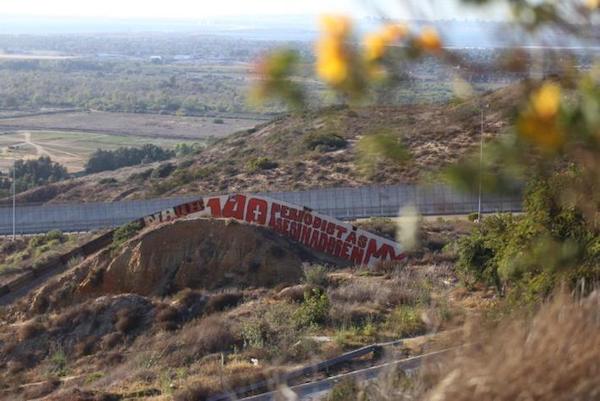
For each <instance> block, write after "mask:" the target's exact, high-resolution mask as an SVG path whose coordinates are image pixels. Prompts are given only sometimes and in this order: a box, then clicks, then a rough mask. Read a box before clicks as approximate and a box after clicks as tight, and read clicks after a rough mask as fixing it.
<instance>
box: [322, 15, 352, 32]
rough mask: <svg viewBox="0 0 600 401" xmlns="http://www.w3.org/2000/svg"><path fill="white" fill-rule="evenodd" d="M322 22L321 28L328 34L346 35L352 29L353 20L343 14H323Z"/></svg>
mask: <svg viewBox="0 0 600 401" xmlns="http://www.w3.org/2000/svg"><path fill="white" fill-rule="evenodd" d="M320 22H321V29H322V30H323V32H324V33H325V34H326V35H333V36H338V37H342V36H344V37H345V36H348V35H349V34H350V31H351V29H352V22H351V21H350V19H349V18H348V17H345V16H343V15H323V16H322V17H321V21H320Z"/></svg>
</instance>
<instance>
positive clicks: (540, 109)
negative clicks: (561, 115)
mask: <svg viewBox="0 0 600 401" xmlns="http://www.w3.org/2000/svg"><path fill="white" fill-rule="evenodd" d="M531 107H532V108H533V111H534V112H535V113H536V114H537V115H538V116H539V117H540V118H542V119H551V118H554V117H555V116H556V114H557V113H558V109H559V107H560V86H558V85H556V84H554V83H551V82H546V83H544V85H542V87H541V88H540V89H538V90H537V91H536V92H534V93H533V94H532V95H531Z"/></svg>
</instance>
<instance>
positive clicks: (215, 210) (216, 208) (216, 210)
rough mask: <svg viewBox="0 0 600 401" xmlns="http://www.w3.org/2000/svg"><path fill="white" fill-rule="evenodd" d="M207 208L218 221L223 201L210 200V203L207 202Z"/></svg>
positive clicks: (217, 199)
mask: <svg viewBox="0 0 600 401" xmlns="http://www.w3.org/2000/svg"><path fill="white" fill-rule="evenodd" d="M206 206H208V208H209V209H210V215H211V217H214V218H216V219H218V218H220V217H221V216H222V215H221V200H220V199H219V198H210V199H209V200H208V202H206Z"/></svg>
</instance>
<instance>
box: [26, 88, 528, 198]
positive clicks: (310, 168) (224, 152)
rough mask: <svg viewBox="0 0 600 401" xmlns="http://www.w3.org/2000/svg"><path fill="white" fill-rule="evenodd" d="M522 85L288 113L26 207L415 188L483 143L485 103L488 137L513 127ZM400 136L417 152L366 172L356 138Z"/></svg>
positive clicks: (37, 193)
mask: <svg viewBox="0 0 600 401" xmlns="http://www.w3.org/2000/svg"><path fill="white" fill-rule="evenodd" d="M517 91H519V88H515V87H510V88H505V89H502V90H499V91H497V92H494V93H491V94H488V95H486V96H485V97H484V98H483V99H477V100H471V101H467V102H462V103H457V104H450V105H409V106H402V107H367V108H348V107H337V108H329V109H325V110H320V111H318V112H306V113H303V114H300V115H290V116H287V117H285V118H282V119H279V120H277V121H273V122H270V123H267V124H264V125H261V126H258V127H256V128H253V129H250V130H247V131H243V132H239V133H237V134H234V135H232V136H231V137H229V138H226V139H223V140H221V141H219V142H217V143H216V144H214V145H212V146H210V147H208V148H207V149H205V150H204V151H202V152H200V153H199V154H197V155H194V156H191V157H188V158H185V159H176V160H171V161H168V162H163V163H161V164H152V165H144V166H138V167H130V168H125V169H121V170H117V171H112V172H104V173H100V174H94V175H90V176H87V177H82V178H79V179H73V180H69V181H65V182H61V183H58V184H54V185H49V186H45V187H41V188H38V189H35V190H32V191H29V192H27V193H24V194H22V195H21V201H36V202H52V201H100V200H102V201H108V200H121V199H140V198H150V197H158V196H171V195H180V194H190V193H198V194H206V193H215V192H234V191H281V190H302V189H309V188H316V187H335V186H359V185H366V184H373V183H381V184H395V183H414V182H418V181H421V180H425V179H428V178H430V176H431V174H432V173H436V172H438V171H439V170H440V169H441V168H443V167H444V166H447V165H448V164H450V163H452V162H455V161H457V160H459V159H460V158H462V157H464V155H465V154H466V153H467V152H468V151H469V150H470V149H471V148H472V147H473V146H474V145H475V144H476V143H478V141H479V132H480V107H479V102H480V101H482V102H484V103H485V104H489V105H490V107H489V109H488V112H487V114H486V117H485V127H486V128H485V131H486V137H488V138H490V137H493V136H495V135H497V134H499V133H501V132H502V131H503V129H505V128H506V127H507V124H508V123H507V121H508V117H509V115H510V114H511V113H512V110H513V108H514V107H515V106H516V104H515V99H516V98H517V96H516V94H517ZM381 133H385V134H388V135H394V136H397V137H398V138H399V139H400V140H401V142H402V143H403V144H404V146H405V147H406V148H407V149H408V151H409V153H410V159H409V160H407V161H405V162H402V163H400V164H394V163H390V162H387V161H380V162H379V164H378V165H377V168H375V169H371V171H368V172H365V171H364V170H361V169H360V167H359V165H358V164H357V149H356V144H357V143H358V141H359V140H360V139H361V138H363V137H364V136H367V135H374V134H381Z"/></svg>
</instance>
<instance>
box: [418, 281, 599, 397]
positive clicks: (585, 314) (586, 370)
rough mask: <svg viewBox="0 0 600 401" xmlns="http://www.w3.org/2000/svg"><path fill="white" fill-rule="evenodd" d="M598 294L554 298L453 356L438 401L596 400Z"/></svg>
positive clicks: (436, 390)
mask: <svg viewBox="0 0 600 401" xmlns="http://www.w3.org/2000/svg"><path fill="white" fill-rule="evenodd" d="M599 333H600V293H598V292H596V293H595V294H592V295H591V296H590V297H588V298H587V299H585V300H583V301H582V302H576V301H573V299H572V298H570V297H569V296H566V295H558V296H557V297H556V298H555V299H554V300H553V301H552V302H550V303H549V304H547V305H544V306H543V307H542V308H541V310H540V311H539V312H538V313H537V315H536V316H535V317H534V318H533V320H531V321H527V320H524V319H518V320H514V319H511V321H508V322H506V323H505V324H503V325H501V327H500V328H499V329H497V330H496V331H493V332H492V333H490V334H489V335H487V336H483V338H480V339H479V341H477V342H476V346H474V347H470V348H467V349H465V350H464V351H462V352H460V353H458V355H455V356H453V357H452V359H451V362H449V363H448V364H447V365H445V366H444V371H445V372H447V373H446V374H445V375H443V376H442V377H441V378H440V380H439V382H438V384H437V385H435V386H434V388H433V389H432V390H431V391H430V392H429V393H428V394H427V396H426V398H427V399H430V400H436V401H445V400H452V401H463V400H464V401H474V400H478V401H486V400H495V401H503V400H507V401H508V400H511V401H512V400H553V401H562V400H564V401H567V400H569V401H577V400H581V401H584V400H585V401H589V400H597V399H600V334H599Z"/></svg>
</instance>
